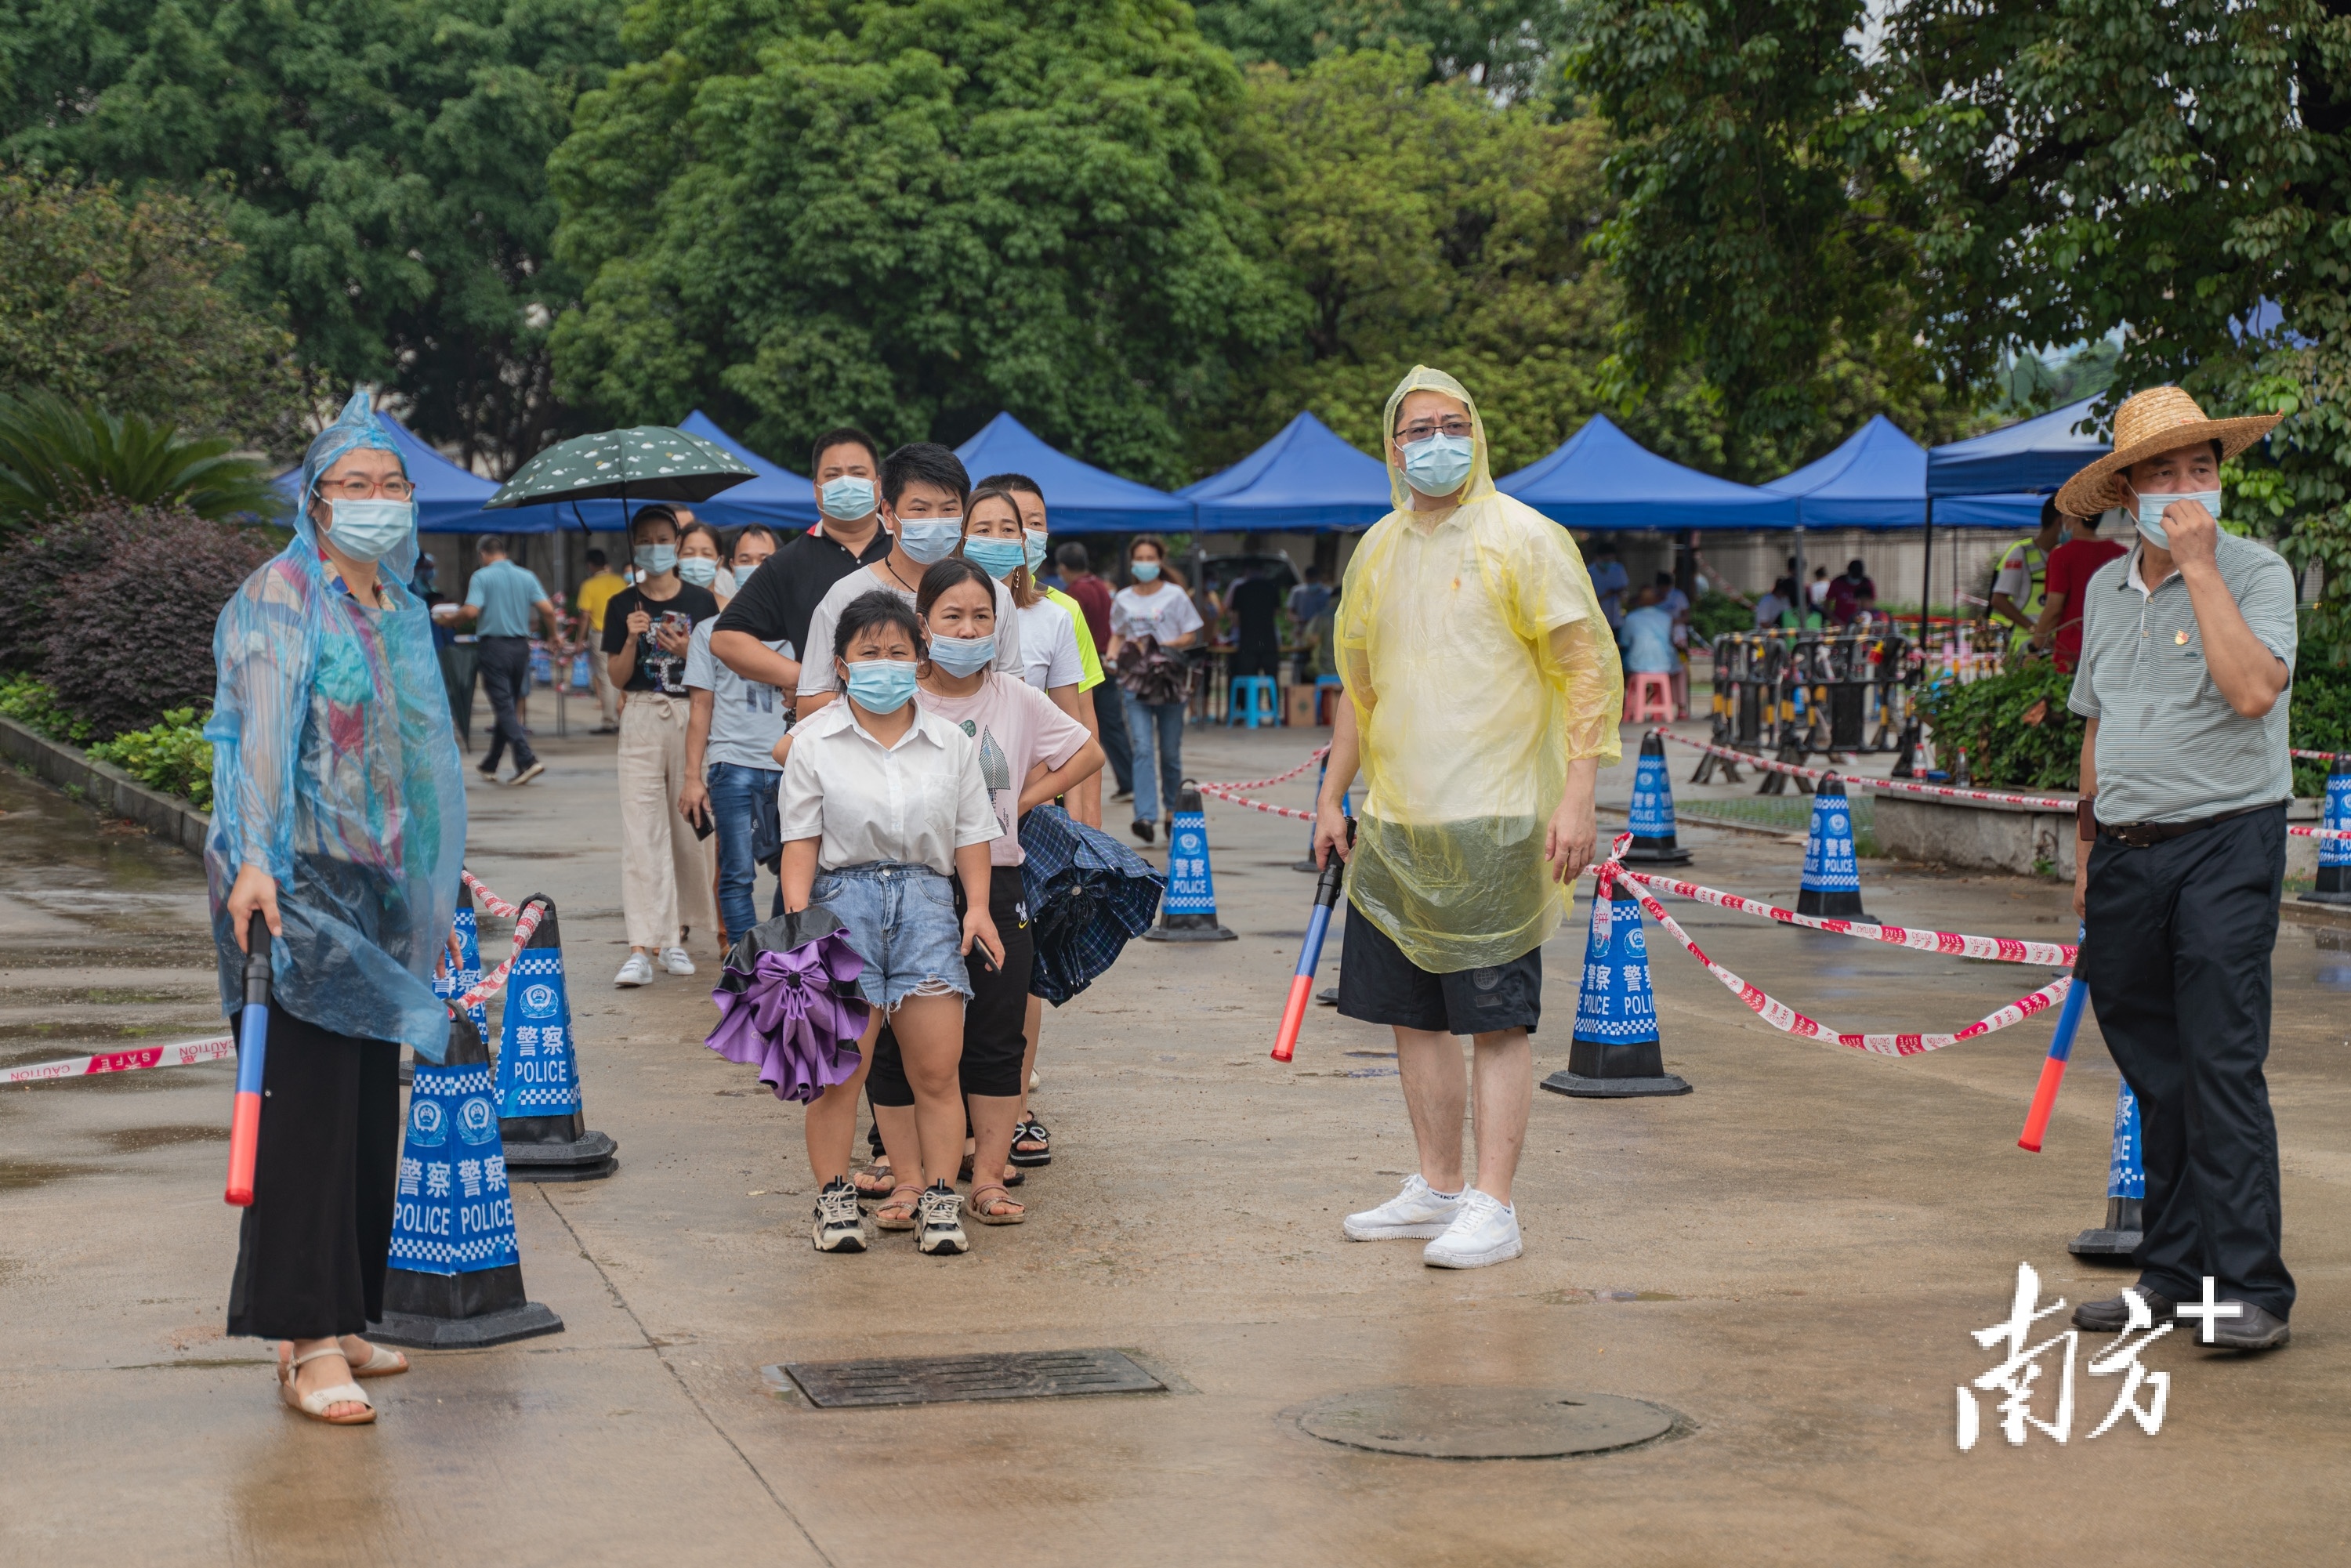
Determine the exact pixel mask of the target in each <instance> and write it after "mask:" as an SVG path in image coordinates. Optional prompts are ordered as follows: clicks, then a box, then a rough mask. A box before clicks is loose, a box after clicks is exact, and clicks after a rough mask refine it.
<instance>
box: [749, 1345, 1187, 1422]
mask: <svg viewBox="0 0 2351 1568" xmlns="http://www.w3.org/2000/svg"><path fill="white" fill-rule="evenodd" d="M784 1370H785V1371H786V1372H788V1373H789V1374H791V1376H792V1381H793V1382H794V1383H797V1384H799V1386H800V1392H801V1393H803V1394H805V1395H807V1396H808V1397H809V1402H810V1404H812V1405H817V1406H824V1407H826V1408H831V1407H833V1406H848V1405H944V1404H948V1403H951V1402H953V1401H956V1400H959V1399H1056V1398H1060V1397H1061V1396H1064V1395H1071V1394H1148V1393H1153V1392H1156V1391H1159V1390H1163V1389H1165V1387H1166V1386H1167V1385H1165V1384H1164V1383H1162V1382H1160V1381H1159V1379H1157V1378H1156V1377H1154V1376H1153V1375H1151V1374H1150V1373H1148V1372H1145V1371H1144V1369H1143V1368H1142V1367H1140V1366H1137V1365H1136V1364H1134V1362H1133V1361H1132V1360H1131V1359H1129V1358H1128V1357H1127V1356H1126V1355H1125V1354H1123V1353H1122V1352H1119V1351H1115V1350H1036V1351H1019V1352H1015V1353H1013V1354H1008V1355H904V1356H889V1357H883V1358H879V1359H876V1360H872V1361H818V1362H787V1363H785V1364H784Z"/></svg>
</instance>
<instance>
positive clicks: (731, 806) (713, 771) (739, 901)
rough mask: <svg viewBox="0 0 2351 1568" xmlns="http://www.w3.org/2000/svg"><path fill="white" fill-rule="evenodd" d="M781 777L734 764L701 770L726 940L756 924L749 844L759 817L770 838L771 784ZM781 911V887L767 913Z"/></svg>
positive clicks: (755, 873)
mask: <svg viewBox="0 0 2351 1568" xmlns="http://www.w3.org/2000/svg"><path fill="white" fill-rule="evenodd" d="M783 777H784V776H783V773H782V771H781V770H780V769H778V768H746V767H744V766H743V765H742V764H741V763H739V762H714V763H712V764H711V765H710V766H709V767H708V768H705V770H704V772H703V778H704V780H705V782H706V783H707V784H708V785H709V788H710V818H711V821H714V822H716V823H717V825H718V918H719V920H720V922H721V923H722V924H724V925H726V939H727V940H728V941H729V942H738V941H740V940H742V937H743V933H745V932H746V931H748V930H750V929H751V927H752V926H754V925H758V924H759V915H758V907H759V906H758V904H757V903H756V902H755V901H754V900H753V898H752V896H751V895H752V894H753V893H754V892H756V891H757V887H758V878H759V862H758V860H757V859H755V858H754V851H753V849H752V846H753V844H754V843H756V842H757V841H758V839H759V837H760V834H759V831H758V829H759V821H760V818H761V816H762V815H763V814H764V815H765V817H766V819H767V821H768V823H769V825H770V831H769V833H768V837H770V838H772V837H774V836H775V834H774V831H773V825H774V823H775V821H776V786H777V785H778V784H779V783H781V782H782V781H783ZM783 912H784V889H783V884H782V883H777V885H776V900H775V907H774V909H773V910H772V911H771V914H774V915H781V914H782V913H783Z"/></svg>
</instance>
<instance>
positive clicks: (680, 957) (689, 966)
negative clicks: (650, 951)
mask: <svg viewBox="0 0 2351 1568" xmlns="http://www.w3.org/2000/svg"><path fill="white" fill-rule="evenodd" d="M662 967H663V968H664V969H667V970H668V971H669V972H670V973H671V974H673V975H691V974H692V973H694V958H693V956H691V955H690V954H688V953H687V952H686V950H685V949H684V948H683V947H664V948H663V949H662Z"/></svg>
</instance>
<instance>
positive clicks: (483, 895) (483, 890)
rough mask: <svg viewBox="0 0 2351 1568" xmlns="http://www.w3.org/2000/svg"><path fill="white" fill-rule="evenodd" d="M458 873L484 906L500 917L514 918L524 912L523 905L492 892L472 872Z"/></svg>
mask: <svg viewBox="0 0 2351 1568" xmlns="http://www.w3.org/2000/svg"><path fill="white" fill-rule="evenodd" d="M457 874H458V875H459V876H461V877H463V878H464V879H465V886H466V887H467V888H468V889H470V890H471V891H472V893H473V894H474V896H475V898H478V899H480V900H481V901H482V907H483V908H484V909H486V910H488V911H489V912H490V913H491V914H493V915H496V916H497V917H498V918H499V919H501V920H512V919H513V918H514V917H515V916H516V915H520V914H521V913H522V907H521V906H520V905H519V904H508V903H507V901H506V900H505V899H503V898H500V897H499V896H498V895H497V894H495V893H492V892H491V891H490V890H489V889H488V888H487V887H485V886H484V885H483V884H482V879H481V878H479V877H477V876H475V874H474V873H472V872H469V871H461V872H459V873H457Z"/></svg>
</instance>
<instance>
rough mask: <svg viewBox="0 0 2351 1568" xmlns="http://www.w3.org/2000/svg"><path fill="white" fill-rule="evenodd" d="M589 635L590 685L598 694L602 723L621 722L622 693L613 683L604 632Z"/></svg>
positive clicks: (597, 701)
mask: <svg viewBox="0 0 2351 1568" xmlns="http://www.w3.org/2000/svg"><path fill="white" fill-rule="evenodd" d="M587 637H588V685H589V686H590V689H591V690H593V691H594V692H595V694H596V706H597V709H598V711H599V712H601V713H602V714H603V717H602V718H601V719H600V720H598V721H597V722H598V723H600V724H618V723H620V722H621V694H620V692H619V690H618V689H617V688H616V687H614V686H613V685H612V670H611V664H612V661H611V658H610V657H608V656H607V655H606V653H605V652H604V633H603V632H589V633H587Z"/></svg>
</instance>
